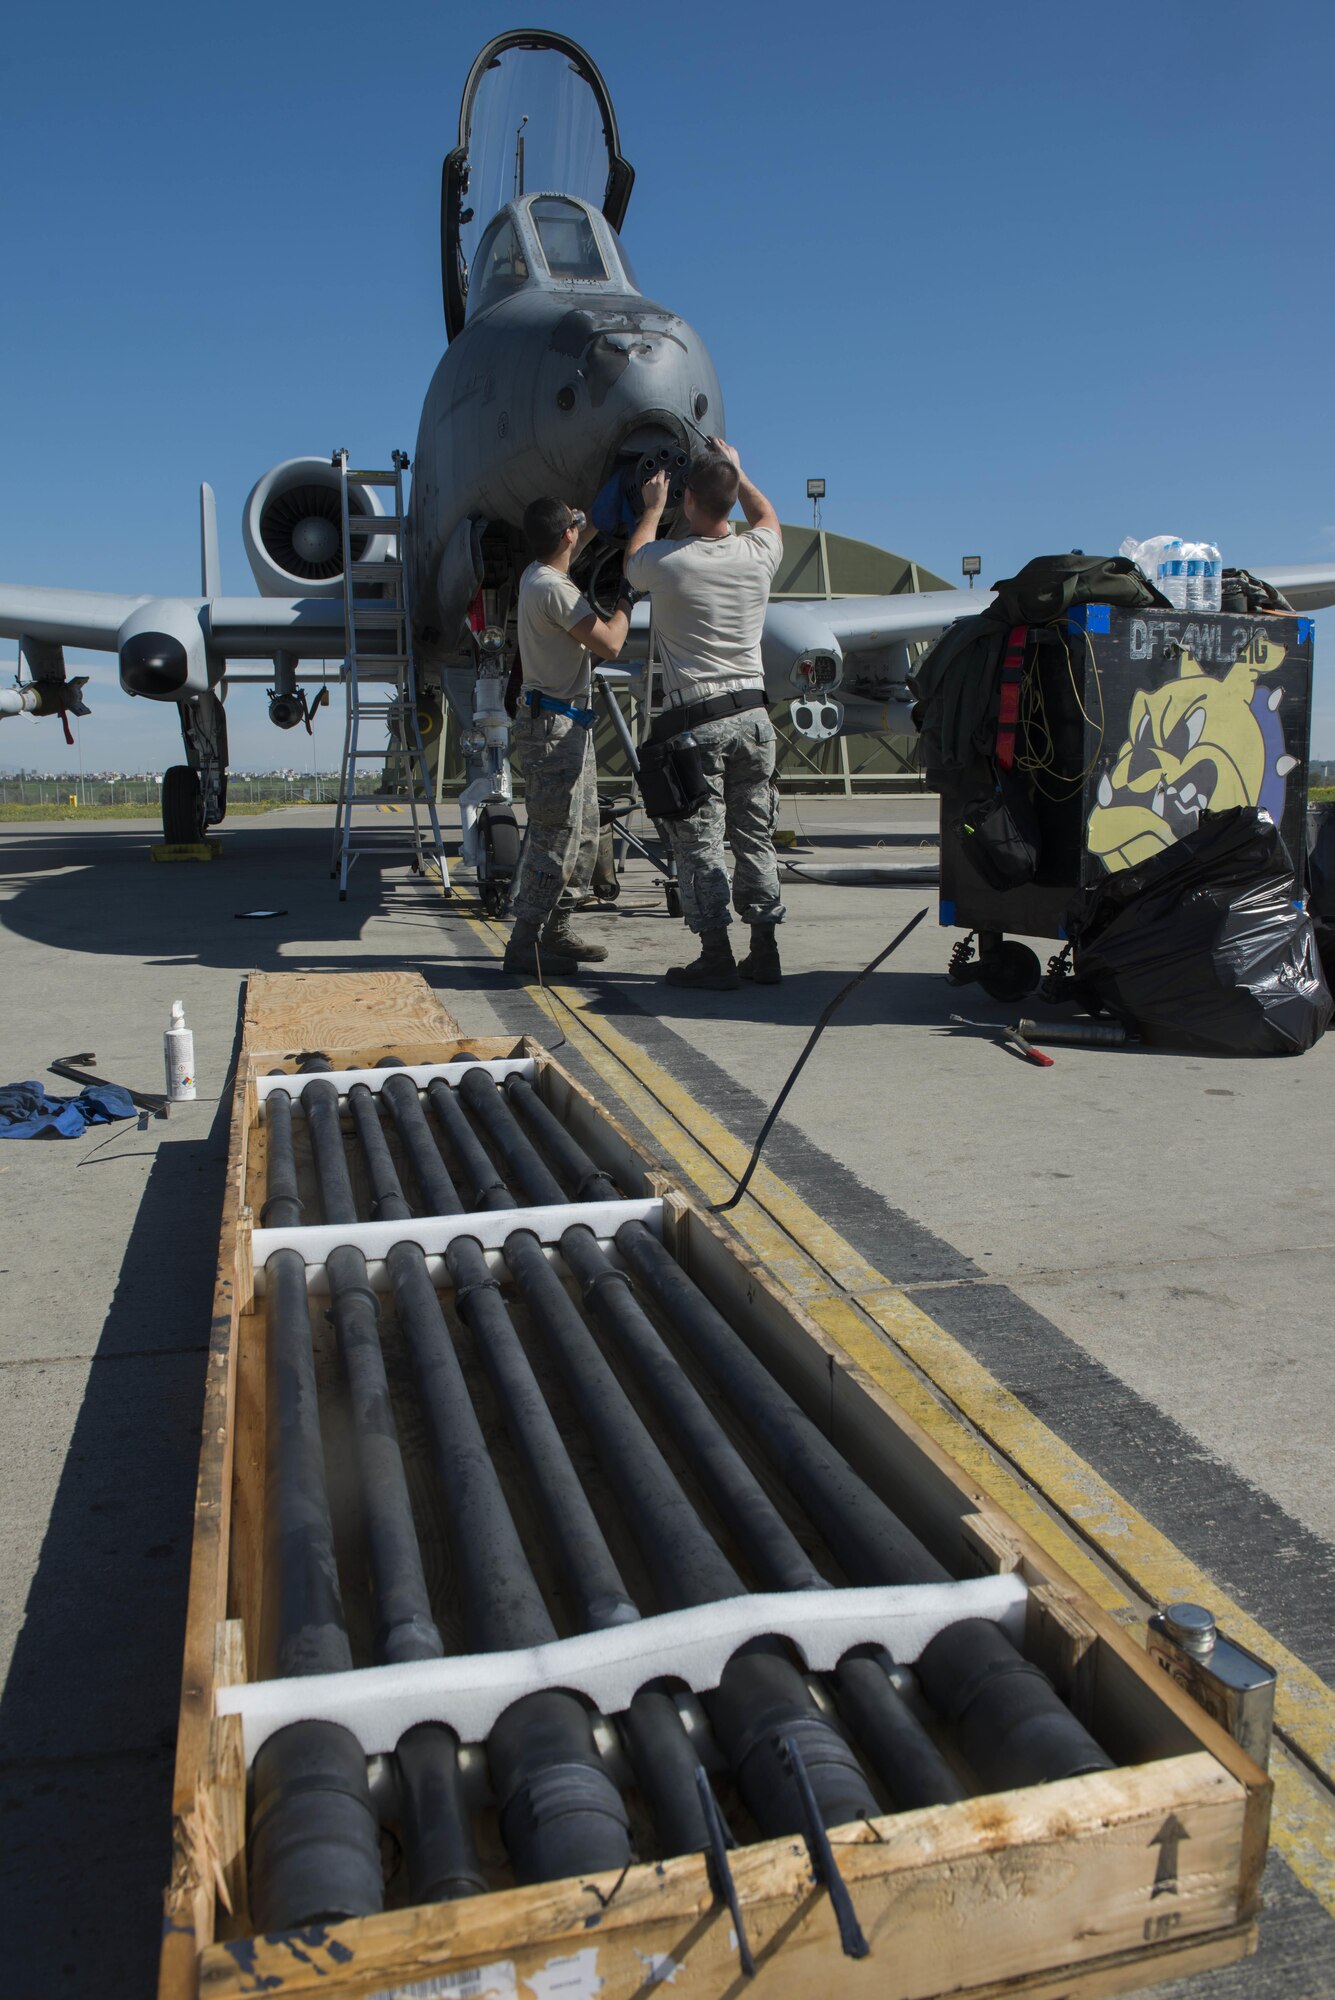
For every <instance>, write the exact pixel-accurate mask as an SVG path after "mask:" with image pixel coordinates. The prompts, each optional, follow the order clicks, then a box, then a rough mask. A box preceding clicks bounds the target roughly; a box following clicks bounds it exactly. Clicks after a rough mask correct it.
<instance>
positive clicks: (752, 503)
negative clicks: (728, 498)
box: [709, 438, 782, 535]
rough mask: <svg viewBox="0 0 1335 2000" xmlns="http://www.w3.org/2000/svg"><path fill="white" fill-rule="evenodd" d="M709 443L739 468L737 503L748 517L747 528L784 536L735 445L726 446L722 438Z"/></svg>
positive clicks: (773, 512)
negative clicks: (760, 529) (747, 471)
mask: <svg viewBox="0 0 1335 2000" xmlns="http://www.w3.org/2000/svg"><path fill="white" fill-rule="evenodd" d="M709 442H710V444H711V445H712V446H713V447H714V450H715V451H718V452H722V454H723V456H724V458H730V459H731V460H732V462H733V464H734V465H735V466H736V467H737V478H738V481H739V484H738V487H737V501H738V505H739V506H740V507H741V510H742V512H743V513H744V514H745V516H746V525H747V527H748V528H773V530H774V532H775V534H776V535H779V534H782V530H781V528H780V526H779V517H778V515H777V514H776V513H775V511H774V509H773V507H772V506H771V505H770V503H769V501H768V500H767V499H766V498H765V496H764V494H763V493H762V492H761V490H760V488H759V487H758V486H757V485H755V484H754V482H753V481H751V480H750V479H748V478H747V476H746V474H745V473H744V472H743V471H742V460H741V454H740V453H739V452H738V451H737V450H736V448H735V447H734V446H733V445H730V444H725V443H724V442H723V439H722V438H711V439H710V440H709Z"/></svg>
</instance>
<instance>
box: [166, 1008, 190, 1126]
mask: <svg viewBox="0 0 1335 2000" xmlns="http://www.w3.org/2000/svg"><path fill="white" fill-rule="evenodd" d="M162 1053H163V1057H164V1059H165V1061H166V1065H167V1095H168V1097H169V1098H170V1099H171V1100H172V1102H173V1103H174V1104H179V1103H180V1102H181V1101H182V1100H183V1099H186V1098H191V1097H194V1096H195V1095H196V1091H195V1038H194V1036H193V1035H192V1034H191V1032H190V1030H189V1028H187V1027H186V1025H185V1008H184V1007H183V1006H182V1004H181V1002H180V1001H179V1000H173V1001H172V1017H171V1023H170V1025H169V1027H168V1029H167V1032H166V1034H165V1035H164V1036H163V1037H162Z"/></svg>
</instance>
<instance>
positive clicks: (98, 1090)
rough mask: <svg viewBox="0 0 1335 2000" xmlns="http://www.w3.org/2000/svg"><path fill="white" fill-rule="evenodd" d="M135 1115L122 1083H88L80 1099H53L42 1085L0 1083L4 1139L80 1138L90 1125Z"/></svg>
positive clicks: (0, 1130)
mask: <svg viewBox="0 0 1335 2000" xmlns="http://www.w3.org/2000/svg"><path fill="white" fill-rule="evenodd" d="M134 1116H135V1106H134V1099H133V1098H132V1097H131V1096H130V1093H129V1091H128V1090H122V1089H121V1087H120V1085H119V1084H118V1083H86V1084H85V1085H84V1087H83V1089H82V1090H81V1091H80V1092H79V1095H78V1096H77V1097H51V1096H49V1095H48V1093H47V1091H46V1089H45V1086H44V1085H42V1084H40V1083H32V1082H28V1083H0V1139H40V1138H43V1137H46V1138H52V1139H77V1138H78V1136H79V1134H80V1133H81V1132H86V1131H87V1129H88V1127H89V1126H90V1125H110V1124H111V1122H112V1120H113V1119H116V1118H133V1117H134Z"/></svg>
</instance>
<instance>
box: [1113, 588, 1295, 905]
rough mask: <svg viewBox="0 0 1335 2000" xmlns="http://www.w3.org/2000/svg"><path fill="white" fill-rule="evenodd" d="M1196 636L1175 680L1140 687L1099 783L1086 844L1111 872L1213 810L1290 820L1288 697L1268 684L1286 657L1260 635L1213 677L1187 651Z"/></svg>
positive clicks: (1292, 763) (1153, 849)
mask: <svg viewBox="0 0 1335 2000" xmlns="http://www.w3.org/2000/svg"><path fill="white" fill-rule="evenodd" d="M1195 630H1199V628H1192V627H1188V628H1187V632H1186V634H1185V635H1184V638H1183V641H1182V646H1181V664H1180V666H1179V669H1178V673H1177V676H1176V678H1174V679H1170V680H1167V681H1165V682H1164V683H1163V684H1162V686H1159V687H1153V688H1145V687H1140V688H1137V689H1136V691H1135V693H1134V695H1133V696H1132V699H1131V704H1130V709H1129V713H1128V718H1127V733H1126V739H1125V741H1124V742H1123V744H1122V747H1121V749H1120V751H1119V752H1118V754H1117V757H1116V759H1115V760H1114V762H1113V764H1112V767H1111V769H1110V770H1108V771H1105V772H1104V774H1103V776H1102V777H1101V778H1100V780H1099V785H1098V792H1097V795H1096V803H1095V805H1094V808H1093V810H1092V811H1091V813H1090V815H1089V822H1088V827H1087V834H1086V837H1087V843H1088V848H1089V852H1090V853H1091V854H1094V855H1097V856H1098V857H1099V858H1100V860H1101V861H1102V862H1103V865H1104V867H1105V868H1106V869H1107V870H1108V871H1109V873H1110V874H1112V873H1115V872H1116V871H1117V870H1119V869H1122V868H1134V867H1135V866H1137V864H1138V863H1140V862H1142V861H1148V860H1149V858H1150V856H1151V855H1152V854H1155V853H1157V852H1158V851H1159V849H1160V848H1164V847H1170V846H1172V844H1173V843H1174V841H1177V840H1180V839H1181V837H1182V835H1183V834H1184V833H1189V832H1191V830H1192V829H1193V828H1194V827H1195V826H1196V824H1197V821H1198V819H1199V817H1200V814H1201V813H1202V812H1204V811H1207V810H1209V811H1212V812H1224V811H1226V810H1227V809H1228V808H1229V807H1230V806H1246V805H1250V806H1260V807H1261V808H1262V809H1263V810H1264V811H1266V812H1268V813H1269V814H1270V816H1271V818H1272V819H1273V820H1274V821H1275V823H1276V825H1278V824H1279V823H1280V821H1281V820H1282V818H1283V813H1284V800H1285V791H1286V787H1287V781H1288V776H1289V773H1290V772H1291V771H1292V770H1293V769H1294V768H1295V767H1296V765H1297V763H1298V761H1299V760H1298V759H1297V758H1296V757H1293V756H1289V755H1287V754H1286V753H1285V748H1284V732H1283V729H1282V727H1281V724H1280V718H1279V713H1278V711H1279V706H1280V703H1281V701H1282V700H1283V698H1284V689H1283V688H1281V687H1279V686H1277V685H1276V684H1275V683H1274V681H1273V679H1272V678H1270V677H1271V676H1273V675H1274V674H1276V673H1277V672H1278V670H1279V668H1280V667H1281V665H1282V664H1283V661H1284V658H1285V649H1284V647H1282V646H1277V645H1276V644H1274V642H1273V641H1272V640H1271V639H1269V638H1268V637H1265V636H1262V635H1261V634H1260V633H1255V634H1254V635H1251V636H1250V639H1249V643H1248V644H1247V645H1246V648H1245V650H1244V651H1242V653H1241V654H1240V656H1239V657H1238V658H1237V659H1236V661H1235V663H1234V664H1233V665H1232V666H1231V667H1229V668H1228V669H1227V671H1225V672H1222V673H1221V672H1219V671H1218V670H1217V669H1216V670H1215V671H1214V672H1210V671H1208V670H1207V669H1206V668H1205V667H1204V666H1202V664H1201V662H1200V660H1199V659H1198V658H1197V657H1196V653H1195V652H1194V651H1190V650H1188V647H1189V644H1190V641H1191V638H1192V637H1193V635H1194V631H1195ZM1212 636H1213V635H1212ZM1198 650H1199V651H1205V650H1206V648H1205V647H1204V646H1198ZM1146 651H1147V652H1148V651H1149V648H1148V647H1147V648H1146ZM1133 657H1134V652H1133ZM1263 677H1265V678H1263Z"/></svg>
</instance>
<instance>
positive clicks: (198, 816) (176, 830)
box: [162, 764, 205, 847]
mask: <svg viewBox="0 0 1335 2000" xmlns="http://www.w3.org/2000/svg"><path fill="white" fill-rule="evenodd" d="M204 832H205V825H204V788H203V786H202V785H201V784H200V782H199V772H198V771H196V770H195V769H194V768H193V766H192V765H190V764H173V765H171V766H170V768H169V769H168V770H167V771H166V772H164V774H163V779H162V837H163V839H164V840H165V841H167V842H168V843H169V845H171V846H173V847H189V846H192V845H193V844H194V843H195V842H196V841H198V840H202V839H203V838H204Z"/></svg>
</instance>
